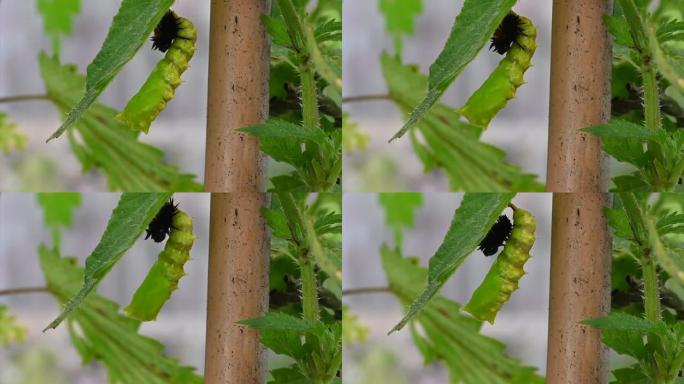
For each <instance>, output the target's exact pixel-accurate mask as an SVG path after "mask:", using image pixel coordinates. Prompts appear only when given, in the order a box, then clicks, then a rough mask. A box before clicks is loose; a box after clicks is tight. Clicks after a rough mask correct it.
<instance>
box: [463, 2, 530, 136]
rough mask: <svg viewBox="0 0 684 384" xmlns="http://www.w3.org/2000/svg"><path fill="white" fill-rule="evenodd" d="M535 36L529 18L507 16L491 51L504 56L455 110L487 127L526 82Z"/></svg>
mask: <svg viewBox="0 0 684 384" xmlns="http://www.w3.org/2000/svg"><path fill="white" fill-rule="evenodd" d="M536 37H537V29H536V28H535V27H534V24H532V21H530V19H528V18H526V17H524V16H519V15H517V14H515V13H514V12H511V13H510V14H509V15H508V16H506V19H504V21H503V22H502V24H501V26H499V29H498V30H497V32H496V33H495V34H494V37H493V38H492V47H493V48H494V50H495V51H496V52H499V53H506V56H505V57H504V58H503V59H502V60H501V61H500V62H499V65H498V66H497V67H496V69H494V71H493V72H492V73H491V75H489V78H487V80H485V82H484V83H483V84H482V86H480V88H479V89H478V90H477V91H475V93H473V94H472V95H471V96H470V98H469V99H468V101H467V102H466V103H465V105H464V106H463V107H461V109H459V110H458V112H459V113H460V114H461V115H463V116H465V117H466V118H467V119H468V121H470V123H471V124H474V125H479V126H481V127H485V128H486V127H487V126H488V125H489V122H490V121H491V120H492V119H493V118H494V116H495V115H496V114H497V113H498V112H499V111H500V110H501V109H503V107H505V106H506V103H507V102H508V100H510V99H512V98H513V97H515V92H516V90H517V89H518V87H520V86H521V85H523V84H524V83H525V79H524V78H523V75H524V74H525V71H527V69H528V68H529V67H530V66H531V65H532V55H534V51H535V49H536V48H537V44H536V42H535V39H536ZM507 43H508V45H506V44H507ZM502 44H503V45H502Z"/></svg>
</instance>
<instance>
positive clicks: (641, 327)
mask: <svg viewBox="0 0 684 384" xmlns="http://www.w3.org/2000/svg"><path fill="white" fill-rule="evenodd" d="M582 323H583V324H586V325H591V326H592V327H594V328H598V329H603V330H612V331H637V332H641V333H644V334H645V333H648V332H654V331H656V330H657V329H659V328H660V327H661V325H660V324H658V323H654V322H652V321H649V320H646V319H644V318H641V317H637V316H632V315H630V314H627V313H624V312H611V313H610V314H608V316H605V317H597V318H595V319H590V320H584V321H582Z"/></svg>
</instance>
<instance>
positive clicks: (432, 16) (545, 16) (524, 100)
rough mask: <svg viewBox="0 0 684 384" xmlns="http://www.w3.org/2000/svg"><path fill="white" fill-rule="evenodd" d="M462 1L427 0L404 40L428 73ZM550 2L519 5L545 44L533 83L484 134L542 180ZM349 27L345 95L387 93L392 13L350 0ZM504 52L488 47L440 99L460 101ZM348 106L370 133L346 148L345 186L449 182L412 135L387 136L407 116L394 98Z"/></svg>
mask: <svg viewBox="0 0 684 384" xmlns="http://www.w3.org/2000/svg"><path fill="white" fill-rule="evenodd" d="M462 4H463V1H462V0H454V1H445V0H424V1H423V13H422V14H421V15H420V16H419V17H418V18H417V22H416V33H415V35H414V36H412V37H409V38H406V39H405V40H404V53H403V60H404V62H405V63H416V64H419V65H420V68H421V70H422V72H423V73H427V71H428V67H429V65H430V64H431V63H432V62H433V61H434V60H435V58H436V57H437V56H438V54H439V52H440V51H441V49H442V48H443V46H444V43H445V42H446V39H447V37H448V36H449V32H450V30H451V27H452V25H453V22H454V18H455V16H456V15H457V14H458V12H459V11H460V9H461V7H462ZM551 6H552V2H550V1H538V0H520V1H518V3H517V5H516V6H515V7H514V10H515V11H516V12H518V13H520V14H522V15H525V16H527V17H529V18H530V19H532V21H533V22H534V24H535V25H536V26H537V30H538V32H537V33H538V35H537V44H538V46H539V47H538V48H537V51H536V53H535V55H534V58H533V65H534V66H533V67H532V68H531V69H530V70H529V71H528V72H527V73H526V74H525V80H526V82H527V84H525V85H523V86H522V87H520V88H519V89H518V92H517V96H516V98H515V99H514V100H512V101H511V102H510V103H509V104H508V106H507V107H506V108H505V109H504V110H503V111H502V112H501V113H500V114H499V115H498V116H497V117H496V118H495V119H494V120H493V121H492V123H491V124H490V126H489V128H488V129H487V130H486V131H485V132H484V134H483V136H482V140H484V141H485V142H487V143H490V144H493V145H496V146H498V147H500V148H502V149H503V150H505V151H506V153H507V154H508V161H509V162H511V163H513V164H517V165H519V166H520V167H522V169H523V170H525V171H527V172H529V173H534V174H537V175H538V176H539V180H540V181H542V182H543V181H544V180H545V179H546V148H547V123H548V98H549V52H550V36H551ZM343 34H344V36H343V49H344V54H343V70H344V80H343V81H344V84H343V86H344V88H343V90H344V91H343V92H344V96H345V97H348V96H358V95H367V94H384V93H386V92H387V87H386V85H385V81H384V78H383V76H382V72H381V70H380V63H379V57H380V54H381V53H382V52H383V51H388V52H393V42H392V39H391V38H390V37H389V35H388V34H387V33H386V32H385V19H384V17H383V16H382V14H381V13H380V11H379V10H378V1H377V0H372V1H346V2H344V4H343ZM499 60H501V56H499V55H497V54H495V53H492V52H489V51H488V50H487V49H483V50H482V51H481V52H480V54H479V55H478V56H477V58H476V59H475V60H474V61H473V62H472V63H471V64H470V65H469V66H468V67H467V68H466V69H465V71H464V72H463V73H462V74H461V76H460V77H459V78H458V79H457V80H456V81H455V82H454V83H453V84H452V85H451V87H450V88H449V90H448V91H447V93H446V94H445V95H444V97H443V98H442V100H441V102H443V103H446V104H448V105H451V106H454V107H459V106H461V105H462V104H463V103H464V102H465V101H466V99H467V98H468V97H469V96H470V94H471V93H472V92H473V91H474V90H475V89H476V88H477V87H479V86H480V84H481V83H482V82H483V81H484V79H485V78H486V77H487V76H488V75H489V73H490V72H491V71H492V70H493V69H494V67H496V65H497V64H498V62H499ZM344 109H345V111H346V112H348V113H349V114H350V119H351V120H353V121H355V122H358V123H359V124H360V129H361V130H362V131H363V132H364V133H366V134H368V135H370V139H371V140H370V144H369V146H368V148H367V149H366V150H365V151H361V152H345V159H344V177H345V181H344V188H345V190H347V191H414V190H420V191H447V190H449V186H448V180H447V178H446V177H445V176H444V175H443V174H441V173H439V172H433V173H431V174H427V175H426V174H423V166H422V163H420V161H419V160H418V158H417V157H416V156H415V155H414V153H413V149H412V147H411V143H410V140H408V139H407V138H403V139H401V140H397V141H395V142H393V143H392V144H388V143H387V140H388V139H389V138H390V137H391V136H392V135H393V134H394V133H395V132H396V131H397V130H398V129H399V128H400V127H401V125H402V123H403V119H402V116H401V113H400V111H399V110H398V109H397V108H396V107H395V106H394V104H392V103H390V102H387V101H373V102H362V103H348V104H345V106H344Z"/></svg>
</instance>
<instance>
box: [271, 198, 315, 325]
mask: <svg viewBox="0 0 684 384" xmlns="http://www.w3.org/2000/svg"><path fill="white" fill-rule="evenodd" d="M276 194H277V195H278V200H279V201H280V204H281V205H282V207H283V212H285V218H286V219H287V224H288V227H289V229H290V235H291V236H292V239H293V241H294V242H295V243H296V244H297V245H298V247H297V248H298V251H299V252H298V253H297V255H295V257H296V258H297V262H298V264H299V268H300V275H301V276H300V277H301V279H302V310H303V318H304V319H305V320H309V321H317V320H318V288H317V286H316V271H315V270H314V258H313V255H312V254H311V252H310V249H311V245H310V244H309V241H308V238H307V236H306V233H305V225H304V221H303V218H302V213H301V212H300V211H299V207H298V206H297V202H296V201H295V198H294V196H293V195H292V193H290V192H276Z"/></svg>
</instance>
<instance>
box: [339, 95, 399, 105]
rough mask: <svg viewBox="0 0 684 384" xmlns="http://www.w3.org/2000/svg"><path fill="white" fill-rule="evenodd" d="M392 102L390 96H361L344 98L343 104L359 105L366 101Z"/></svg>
mask: <svg viewBox="0 0 684 384" xmlns="http://www.w3.org/2000/svg"><path fill="white" fill-rule="evenodd" d="M379 100H392V97H391V96H390V95H387V94H385V95H359V96H348V97H343V98H342V103H358V102H364V101H379Z"/></svg>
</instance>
